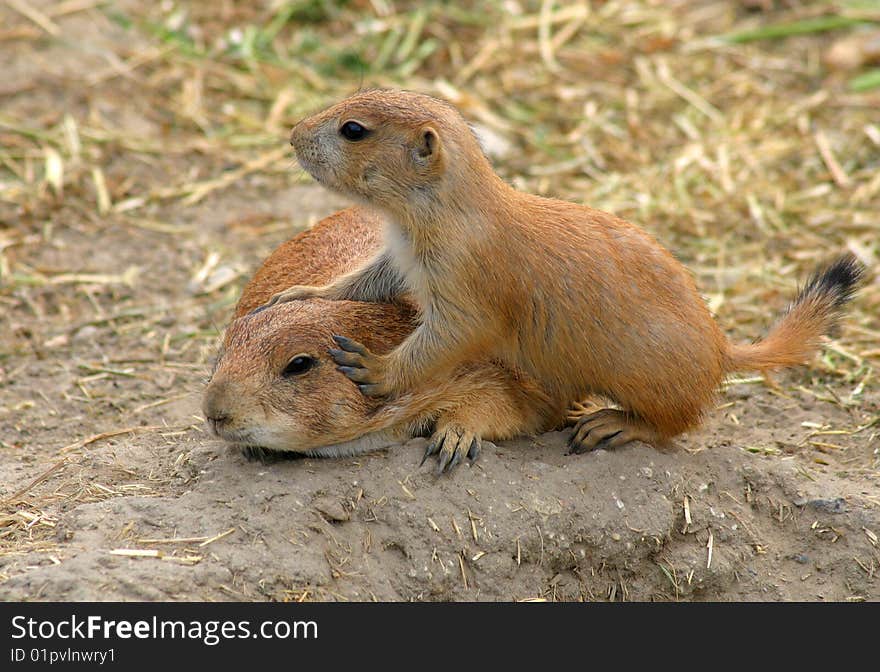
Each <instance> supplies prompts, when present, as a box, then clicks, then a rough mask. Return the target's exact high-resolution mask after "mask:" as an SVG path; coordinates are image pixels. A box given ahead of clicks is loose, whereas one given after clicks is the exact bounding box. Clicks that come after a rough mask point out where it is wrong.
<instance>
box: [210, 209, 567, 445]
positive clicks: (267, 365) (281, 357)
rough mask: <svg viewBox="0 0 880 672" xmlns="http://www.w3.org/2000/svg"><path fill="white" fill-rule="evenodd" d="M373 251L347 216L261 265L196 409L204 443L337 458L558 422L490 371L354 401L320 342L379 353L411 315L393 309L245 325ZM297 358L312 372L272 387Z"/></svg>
mask: <svg viewBox="0 0 880 672" xmlns="http://www.w3.org/2000/svg"><path fill="white" fill-rule="evenodd" d="M380 240H381V223H380V221H379V219H378V218H376V217H375V216H372V215H370V213H369V212H367V211H365V210H364V209H363V208H350V209H348V210H344V211H342V212H340V213H337V214H335V215H333V216H331V217H328V218H326V219H325V220H322V221H321V222H319V223H318V224H317V225H316V226H315V227H314V228H312V229H310V230H308V231H305V232H303V233H302V234H300V235H298V236H296V237H295V238H293V239H291V240H289V241H287V242H286V243H283V244H282V245H281V246H279V247H278V248H277V249H276V250H275V251H274V252H273V253H272V254H271V255H270V256H269V257H268V258H267V259H266V260H265V261H264V262H263V264H262V265H261V266H260V268H259V269H258V270H257V271H256V273H255V274H254V276H253V277H252V279H251V280H250V282H248V284H247V285H246V286H245V288H244V290H243V292H242V296H241V298H240V299H239V302H238V305H237V306H236V308H235V317H234V320H233V322H232V323H231V324H230V326H229V328H228V329H227V331H226V334H225V336H224V339H223V349H222V354H221V356H220V358H219V360H218V362H217V365H216V368H215V371H214V373H213V375H212V379H211V382H210V383H209V385H208V387H207V389H206V390H205V394H204V399H203V409H204V412H205V416H206V417H207V418H208V421H209V424H210V425H211V427H212V429H213V430H214V431H215V433H217V434H218V435H219V436H221V437H223V438H226V439H228V440H230V441H232V442H234V443H239V444H244V445H251V446H260V447H263V448H267V449H270V450H284V451H293V452H305V453H311V454H322V453H323V454H345V453H355V452H360V451H361V450H368V449H373V448H377V447H381V446H383V445H388V444H391V443H394V442H396V441H400V440H404V439H406V438H409V437H410V436H412V435H413V434H414V433H417V432H419V431H421V430H423V428H424V427H425V425H427V424H428V423H430V422H433V421H436V425H437V430H438V432H440V433H443V432H450V433H458V434H462V435H463V434H465V429H466V430H467V432H470V433H471V434H472V435H473V436H476V437H479V438H484V439H489V440H500V439H505V438H509V437H511V436H515V435H518V434H523V433H526V434H529V433H535V432H538V431H541V430H545V429H548V428H550V427H552V426H554V425H556V424H558V423H559V422H560V421H562V420H563V418H562V417H561V416H560V415H558V414H555V413H554V412H553V411H552V410H551V407H550V406H549V404H548V403H547V397H546V395H544V394H543V393H542V391H541V390H540V389H539V388H538V387H537V386H536V385H534V384H533V383H530V382H529V381H528V380H527V379H526V378H525V377H523V376H521V375H517V374H516V373H514V372H512V371H510V370H509V369H506V368H504V367H501V366H498V365H492V364H490V363H486V364H472V365H463V366H462V367H460V368H459V370H458V371H457V372H456V373H455V374H454V375H452V376H450V377H449V379H448V380H446V381H445V382H444V383H443V384H440V385H431V386H429V387H426V388H424V389H421V390H420V389H414V390H413V391H412V392H410V393H408V394H404V395H401V396H400V397H398V398H397V399H395V400H394V401H393V402H391V403H382V402H380V401H378V400H375V399H368V398H365V397H364V396H363V395H362V394H361V393H360V392H359V391H358V389H357V387H355V385H354V384H353V383H352V382H351V381H349V380H348V379H347V378H346V377H345V376H344V375H343V374H341V373H340V372H339V371H337V370H336V365H335V363H334V362H333V360H332V359H331V358H330V356H329V355H328V354H327V350H328V349H329V348H332V347H335V343H334V342H333V340H332V334H334V333H348V334H351V335H353V336H354V337H356V338H358V339H359V340H361V341H362V342H363V343H364V344H366V345H367V346H368V347H369V348H370V349H371V350H375V351H376V352H379V353H384V352H388V351H390V350H391V349H392V348H393V347H395V346H396V345H398V344H399V343H400V342H401V341H403V340H404V338H406V336H407V335H408V334H409V333H410V332H411V331H412V330H413V328H414V327H415V325H416V324H417V313H416V310H415V308H414V306H413V305H412V304H411V303H409V302H407V301H406V300H405V299H403V300H402V301H401V302H398V303H396V304H385V303H361V302H353V301H326V300H321V299H315V300H312V301H298V302H294V303H286V304H282V305H278V306H274V307H272V308H269V309H266V310H262V311H257V312H254V313H253V314H251V311H253V310H254V309H255V308H257V307H259V306H261V305H262V304H264V303H265V302H266V301H267V300H268V299H269V298H270V297H272V296H273V295H274V294H275V293H277V292H278V291H280V290H281V289H283V288H285V287H287V286H289V285H290V284H291V283H292V282H310V283H311V282H328V281H330V280H332V279H333V278H334V277H336V276H338V275H340V274H341V273H344V272H345V271H347V270H350V269H351V268H353V267H356V266H357V265H358V264H360V263H363V261H364V260H366V259H368V258H369V256H370V255H371V254H372V253H374V252H375V250H376V249H378V248H379V246H380ZM300 354H308V355H309V356H311V357H313V358H315V360H316V361H317V362H318V363H317V365H316V366H315V367H314V368H313V369H311V370H309V371H308V372H306V373H304V374H302V375H299V376H295V377H289V378H284V377H283V376H281V375H280V372H281V371H282V370H283V369H284V367H285V366H286V365H287V364H288V362H290V360H291V359H292V358H293V357H295V356H296V355H300ZM340 446H342V447H341V448H340ZM462 449H463V450H465V451H466V450H467V447H466V446H463V447H462ZM450 450H452V448H450Z"/></svg>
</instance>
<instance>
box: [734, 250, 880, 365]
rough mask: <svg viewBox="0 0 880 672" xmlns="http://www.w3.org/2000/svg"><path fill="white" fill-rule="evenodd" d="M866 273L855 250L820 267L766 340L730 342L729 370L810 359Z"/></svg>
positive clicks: (802, 361)
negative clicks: (743, 342)
mask: <svg viewBox="0 0 880 672" xmlns="http://www.w3.org/2000/svg"><path fill="white" fill-rule="evenodd" d="M864 275H865V267H864V265H863V264H862V263H861V262H860V261H859V260H858V259H857V258H856V256H855V255H854V254H851V253H850V254H844V255H842V256H841V257H839V258H838V259H836V260H835V261H834V262H833V263H832V264H830V265H829V266H827V267H826V268H824V269H821V270H819V271H816V272H815V273H814V274H813V275H812V276H810V279H809V280H807V284H806V285H805V286H804V288H803V289H802V290H801V291H800V292H799V293H798V295H797V298H796V299H795V300H794V301H793V302H792V303H791V305H790V306H789V307H788V310H787V311H786V312H785V314H783V315H782V317H781V318H780V319H779V320H778V321H777V322H776V324H775V325H773V327H772V328H771V329H770V333H768V334H767V336H766V337H765V338H764V339H763V340H761V341H758V342H757V343H754V344H751V345H735V344H732V343H731V344H729V345H728V348H727V370H728V371H742V370H757V371H761V372H768V371H773V370H775V369H781V368H784V367H787V366H795V365H797V364H803V363H805V362H806V361H808V360H809V358H810V357H811V356H812V355H813V353H814V352H815V351H816V350H817V349H818V348H819V345H820V343H821V338H822V336H823V335H826V334H828V332H829V331H831V330H832V329H833V328H834V326H835V324H836V322H837V319H838V317H839V316H840V313H841V311H842V308H843V306H844V304H846V302H847V301H849V300H850V299H851V298H852V295H853V293H854V292H855V290H856V288H857V286H858V285H859V283H860V282H861V281H862V279H863V277H864Z"/></svg>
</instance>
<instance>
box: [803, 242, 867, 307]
mask: <svg viewBox="0 0 880 672" xmlns="http://www.w3.org/2000/svg"><path fill="white" fill-rule="evenodd" d="M864 278H865V265H864V264H863V263H862V262H861V261H859V260H858V258H856V255H854V254H852V253H849V254H844V255H842V256H840V257H838V258H837V259H835V260H834V262H833V263H831V264H830V265H829V266H827V267H825V268H824V269H820V270H818V271H816V272H815V273H813V275H811V276H810V279H809V280H807V284H806V285H804V288H803V289H802V290H801V291H800V292H799V293H798V296H797V298H796V299H795V300H794V303H793V304H792V305H793V306H796V305H797V304H799V303H803V302H805V301H809V300H810V299H811V297H827V298H829V299H831V300H832V301H833V302H834V306H835V307H836V308H842V307H843V306H844V304H846V303H847V302H848V301H849V300H850V299H852V297H853V294H855V291H856V289H857V288H858V286H859V285H860V284H861V283H862V281H863V280H864Z"/></svg>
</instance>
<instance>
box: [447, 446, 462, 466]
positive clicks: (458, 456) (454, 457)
mask: <svg viewBox="0 0 880 672" xmlns="http://www.w3.org/2000/svg"><path fill="white" fill-rule="evenodd" d="M459 462H461V451H460V450H459V449H458V448H456V449H455V453H453V455H452V459H451V460H449V464H448V465H447V467H446V471H452V468H453V467H454V466H455V465H457V464H458V463H459Z"/></svg>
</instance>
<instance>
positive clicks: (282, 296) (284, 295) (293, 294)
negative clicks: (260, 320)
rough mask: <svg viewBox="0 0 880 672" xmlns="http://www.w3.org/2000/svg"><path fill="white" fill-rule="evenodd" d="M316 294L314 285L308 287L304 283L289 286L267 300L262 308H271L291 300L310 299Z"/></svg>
mask: <svg viewBox="0 0 880 672" xmlns="http://www.w3.org/2000/svg"><path fill="white" fill-rule="evenodd" d="M313 295H314V292H313V288H312V287H306V286H304V285H294V286H293V287H289V288H288V289H285V290H284V291H283V292H278V293H277V294H275V295H274V296H273V297H272V298H271V299H269V300H268V301H266V303H264V304H263V305H262V306H260V310H262V309H264V308H270V307H271V306H274V305H277V304H279V303H287V302H289V301H296V300H297V299H308V298H310V297H312V296H313Z"/></svg>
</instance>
